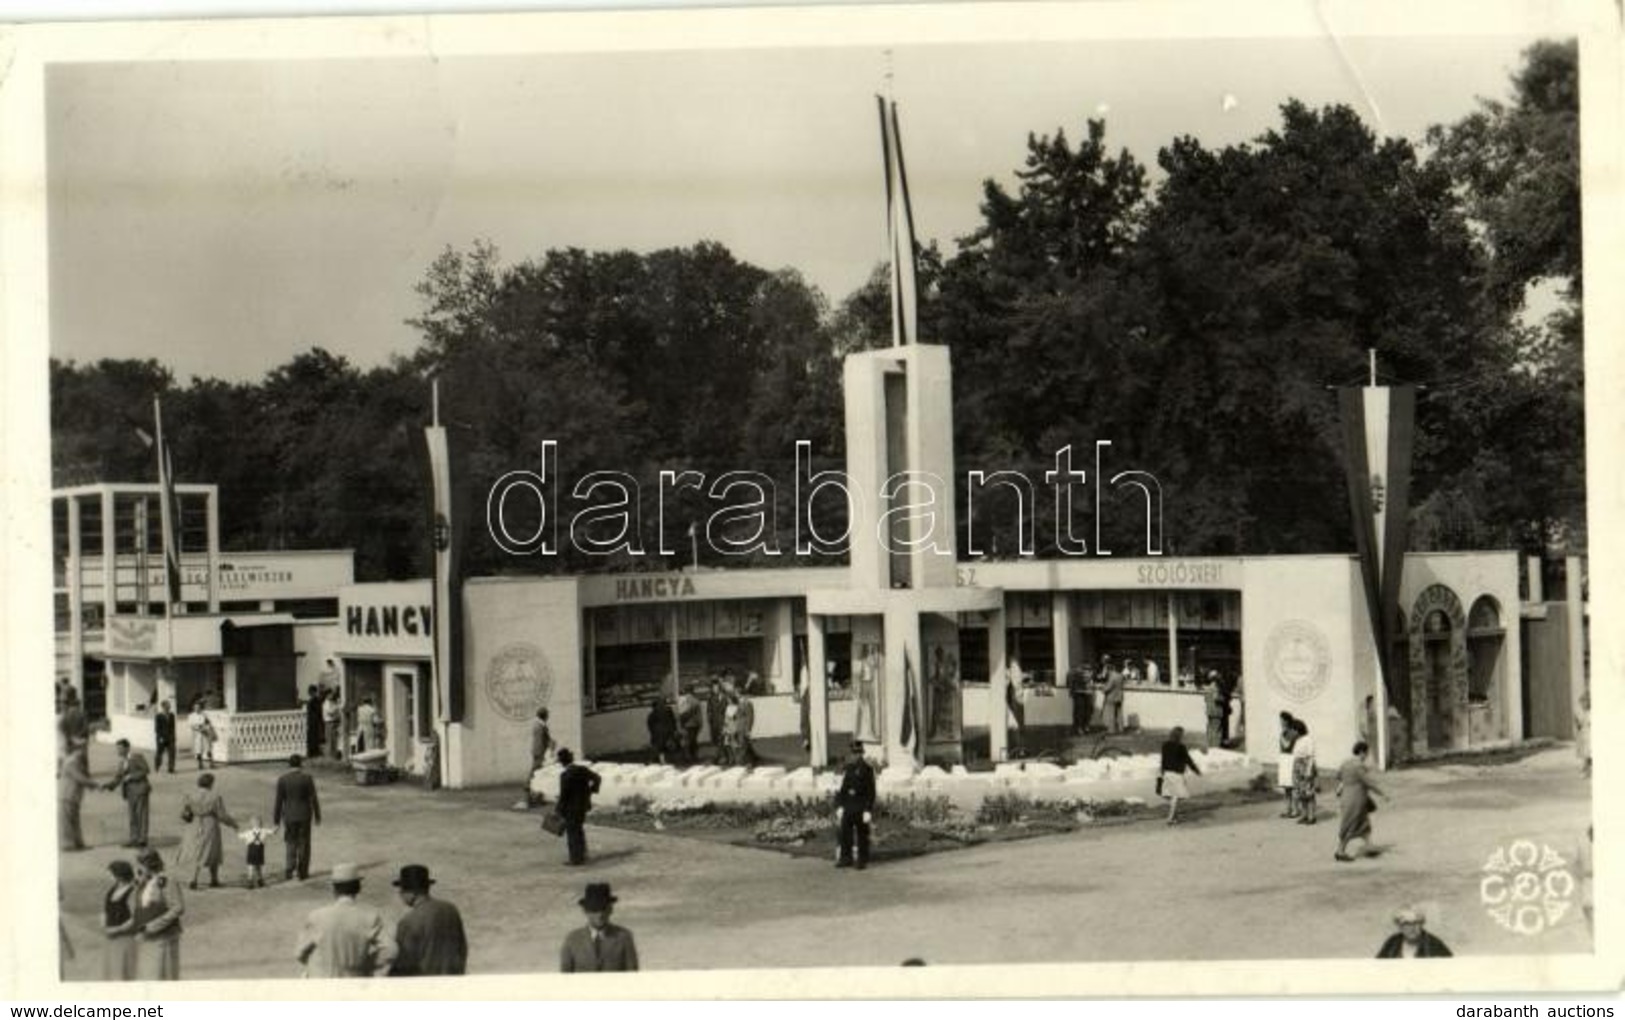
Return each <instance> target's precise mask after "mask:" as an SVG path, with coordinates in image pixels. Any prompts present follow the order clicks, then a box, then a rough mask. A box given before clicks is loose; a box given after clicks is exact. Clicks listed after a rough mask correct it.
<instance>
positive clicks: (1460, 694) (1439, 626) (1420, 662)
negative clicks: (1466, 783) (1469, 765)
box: [1408, 584, 1468, 751]
mask: <svg viewBox="0 0 1625 1020" xmlns="http://www.w3.org/2000/svg"><path fill="white" fill-rule="evenodd" d="M1408 646H1409V647H1408V650H1409V656H1410V680H1411V704H1410V709H1411V712H1410V715H1411V729H1410V743H1411V749H1412V750H1413V751H1414V750H1418V749H1432V750H1449V749H1452V748H1461V747H1465V746H1467V741H1466V736H1467V673H1468V669H1467V614H1466V611H1465V610H1464V609H1463V608H1462V605H1461V599H1460V598H1459V597H1457V595H1456V593H1455V592H1453V591H1451V590H1450V589H1449V588H1447V587H1445V586H1444V585H1442V584H1435V585H1430V586H1428V587H1427V588H1424V589H1423V590H1422V593H1421V594H1420V595H1418V596H1417V597H1416V602H1415V604H1414V605H1413V606H1412V607H1411V619H1410V641H1409V642H1408Z"/></svg>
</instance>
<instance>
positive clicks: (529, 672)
mask: <svg viewBox="0 0 1625 1020" xmlns="http://www.w3.org/2000/svg"><path fill="white" fill-rule="evenodd" d="M484 686H485V697H486V699H487V700H489V701H490V702H491V707H492V708H494V709H496V712H497V714H498V715H500V716H501V717H502V718H504V719H510V720H512V721H514V722H525V721H527V720H529V719H530V717H531V716H533V715H535V714H536V710H537V709H538V708H542V707H543V706H545V705H547V703H548V702H549V701H551V700H552V698H553V669H552V667H551V666H549V665H548V662H547V656H546V655H545V654H543V653H542V650H541V649H540V648H537V647H536V646H535V645H531V644H525V643H523V642H518V643H515V644H511V645H508V646H506V647H504V648H503V649H502V650H501V651H499V652H497V653H496V654H495V655H493V656H492V657H491V661H490V662H489V663H488V664H487V665H486V667H485V685H484Z"/></svg>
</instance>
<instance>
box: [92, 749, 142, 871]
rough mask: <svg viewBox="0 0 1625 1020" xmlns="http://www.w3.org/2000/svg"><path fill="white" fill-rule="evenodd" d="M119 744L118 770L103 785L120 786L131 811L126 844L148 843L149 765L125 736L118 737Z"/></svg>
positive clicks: (109, 786) (138, 844) (118, 788)
mask: <svg viewBox="0 0 1625 1020" xmlns="http://www.w3.org/2000/svg"><path fill="white" fill-rule="evenodd" d="M116 746H117V747H118V773H117V774H116V775H114V776H113V778H112V779H110V780H108V781H107V783H106V784H105V785H104V786H103V787H102V788H103V789H105V790H119V791H120V792H122V793H123V795H124V806H125V808H126V809H127V810H128V811H129V813H130V838H129V840H128V841H127V842H126V843H125V844H124V845H125V846H127V847H135V846H146V845H147V802H148V800H149V799H150V798H151V797H152V780H151V779H150V778H148V777H149V775H150V773H151V772H152V768H151V767H150V766H149V765H148V764H147V759H146V756H145V755H143V754H142V753H141V752H140V751H132V750H130V742H129V741H128V740H120V741H119V742H118V744H117V745H116Z"/></svg>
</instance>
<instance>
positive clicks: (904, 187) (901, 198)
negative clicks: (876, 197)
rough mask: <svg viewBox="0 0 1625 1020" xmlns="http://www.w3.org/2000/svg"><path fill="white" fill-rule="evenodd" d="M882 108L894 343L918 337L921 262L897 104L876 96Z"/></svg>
mask: <svg viewBox="0 0 1625 1020" xmlns="http://www.w3.org/2000/svg"><path fill="white" fill-rule="evenodd" d="M875 103H876V104H877V105H878V106H879V109H880V150H881V155H882V156H883V158H884V159H885V163H886V240H887V242H888V244H889V246H890V248H891V307H892V345H893V346H894V347H901V346H903V345H905V344H911V343H914V342H915V341H916V340H918V339H919V292H918V285H917V283H916V277H917V275H918V269H919V265H918V262H917V261H916V259H915V257H914V206H913V204H912V203H911V202H910V201H909V197H908V171H907V169H906V167H905V166H904V163H903V136H902V133H901V131H900V130H899V128H898V124H897V104H896V103H891V104H887V102H886V100H885V99H884V98H883V97H881V96H876V97H875Z"/></svg>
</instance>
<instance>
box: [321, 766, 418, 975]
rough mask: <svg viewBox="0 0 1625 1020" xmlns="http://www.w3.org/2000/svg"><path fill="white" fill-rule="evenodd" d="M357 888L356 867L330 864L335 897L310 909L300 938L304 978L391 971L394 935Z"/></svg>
mask: <svg viewBox="0 0 1625 1020" xmlns="http://www.w3.org/2000/svg"><path fill="white" fill-rule="evenodd" d="M307 778H308V777H307ZM360 892H361V874H360V872H359V871H357V870H356V866H355V865H354V864H336V865H334V866H333V902H332V903H329V904H328V905H327V906H325V907H320V908H318V909H316V910H313V911H311V912H310V916H309V917H307V918H305V930H304V934H303V936H302V937H301V938H300V940H299V954H298V958H299V962H300V963H301V964H303V965H304V967H305V975H304V976H305V977H308V978H347V977H372V976H373V975H374V974H379V975H382V974H387V973H388V972H389V966H390V964H391V963H393V962H395V952H396V948H395V939H394V938H393V937H392V936H391V935H390V934H389V929H388V928H386V927H385V926H384V915H382V914H380V913H379V912H378V911H376V910H374V909H373V908H371V907H364V906H362V905H361V904H359V903H357V902H356V901H355V898H356V895H357V894H358V893H360Z"/></svg>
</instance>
